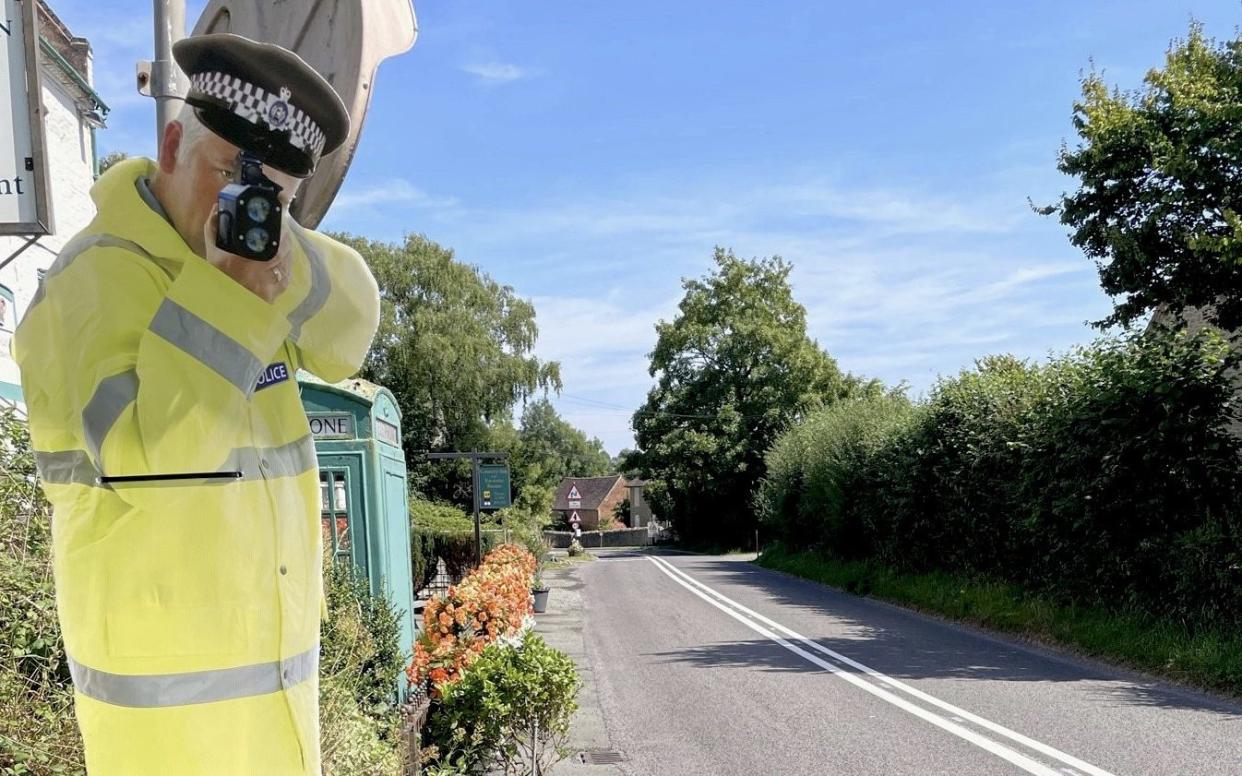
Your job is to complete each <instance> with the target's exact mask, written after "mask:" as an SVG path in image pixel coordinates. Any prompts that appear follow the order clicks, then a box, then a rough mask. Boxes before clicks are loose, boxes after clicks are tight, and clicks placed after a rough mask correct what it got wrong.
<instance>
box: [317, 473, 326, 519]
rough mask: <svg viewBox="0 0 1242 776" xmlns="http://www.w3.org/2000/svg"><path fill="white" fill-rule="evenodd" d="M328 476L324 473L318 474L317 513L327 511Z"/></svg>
mask: <svg viewBox="0 0 1242 776" xmlns="http://www.w3.org/2000/svg"><path fill="white" fill-rule="evenodd" d="M327 477H328V475H327V474H325V473H324V472H320V473H319V511H320V512H327V511H328V481H327Z"/></svg>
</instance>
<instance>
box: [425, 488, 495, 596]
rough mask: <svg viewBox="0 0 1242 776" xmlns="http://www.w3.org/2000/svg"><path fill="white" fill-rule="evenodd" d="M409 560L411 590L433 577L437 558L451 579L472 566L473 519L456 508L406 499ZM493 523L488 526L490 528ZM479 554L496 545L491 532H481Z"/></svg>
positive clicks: (460, 575)
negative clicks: (408, 506) (408, 505)
mask: <svg viewBox="0 0 1242 776" xmlns="http://www.w3.org/2000/svg"><path fill="white" fill-rule="evenodd" d="M410 523H411V525H410V562H411V567H412V569H413V575H414V590H415V592H417V591H419V590H422V589H423V588H424V587H426V586H427V585H428V584H429V583H430V582H431V580H433V579H435V576H436V561H437V559H439V560H443V561H444V567H445V571H446V572H447V573H448V575H449V576H450V577H452V579H453V580H454V581H456V580H459V579H461V578H462V577H464V576H465V575H466V572H468V571H469V570H470V569H471V568H472V567H473V565H474V519H473V518H471V517H470V516H469V515H467V514H466V513H465V512H463V511H461V510H460V509H458V508H457V507H454V506H449V505H447V504H438V503H435V502H432V501H424V500H422V499H419V498H412V499H410ZM492 527H493V526H488V528H492ZM481 539H482V542H483V554H484V555H486V554H487V552H488V551H489V550H491V549H492V548H493V547H494V546H496V544H497V537H496V534H495V533H486V532H485V533H483V534H482V536H481Z"/></svg>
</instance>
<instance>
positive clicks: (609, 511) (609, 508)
mask: <svg viewBox="0 0 1242 776" xmlns="http://www.w3.org/2000/svg"><path fill="white" fill-rule="evenodd" d="M644 484H646V483H643V482H642V481H640V480H636V481H634V482H629V481H627V480H626V479H625V477H623V476H621V475H620V474H610V475H608V476H606V477H566V478H565V479H563V480H561V484H560V486H559V487H557V489H556V497H555V498H554V499H553V500H552V514H553V516H554V517H556V518H557V520H558V521H560V522H565V523H568V522H569V519H570V516H571V515H573V514H574V513H575V512H576V513H578V519H579V521H580V522H579V523H578V526H579V527H580V528H581V529H582V530H584V531H597V530H601V529H602V530H605V531H606V530H608V529H609V528H626V527H635V528H637V527H641V526H643V525H646V524H647V522H648V521H649V520H650V519H651V515H650V512H649V510H647V508H646V503H645V502H644V501H643V500H642V486H643V485H644ZM635 496H637V498H635ZM627 498H628V499H630V523H631V525H630V526H626V525H625V524H624V523H623V522H622V521H621V516H620V515H619V514H618V509H619V508H620V506H621V502H622V501H625V500H626V499H627ZM636 503H637V505H638V509H637V510H635V508H634V507H635V504H636Z"/></svg>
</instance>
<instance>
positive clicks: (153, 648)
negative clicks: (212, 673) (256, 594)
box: [106, 606, 254, 658]
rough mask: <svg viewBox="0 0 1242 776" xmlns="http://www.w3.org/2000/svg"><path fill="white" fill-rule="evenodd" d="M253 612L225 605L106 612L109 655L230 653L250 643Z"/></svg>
mask: <svg viewBox="0 0 1242 776" xmlns="http://www.w3.org/2000/svg"><path fill="white" fill-rule="evenodd" d="M253 615H254V611H253V610H251V609H246V608H242V607H228V606H180V607H163V606H162V607H152V606H135V607H132V608H125V609H118V610H115V611H110V612H108V613H107V615H106V620H107V639H108V652H109V654H111V655H112V656H113V657H118V658H120V657H160V656H171V655H230V654H236V653H240V652H245V651H246V649H247V647H248V646H249V645H250V642H251V634H250V632H249V623H250V622H251V621H252V620H253Z"/></svg>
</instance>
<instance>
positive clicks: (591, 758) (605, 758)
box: [578, 749, 625, 765]
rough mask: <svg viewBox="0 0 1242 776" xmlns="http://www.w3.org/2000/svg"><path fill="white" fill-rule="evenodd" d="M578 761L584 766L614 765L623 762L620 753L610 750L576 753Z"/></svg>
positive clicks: (623, 759)
mask: <svg viewBox="0 0 1242 776" xmlns="http://www.w3.org/2000/svg"><path fill="white" fill-rule="evenodd" d="M578 759H579V760H581V761H582V762H583V763H584V764H586V765H615V764H617V763H620V762H624V761H625V758H624V757H622V756H621V753H620V752H618V751H615V750H612V749H591V750H589V751H586V752H578Z"/></svg>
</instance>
